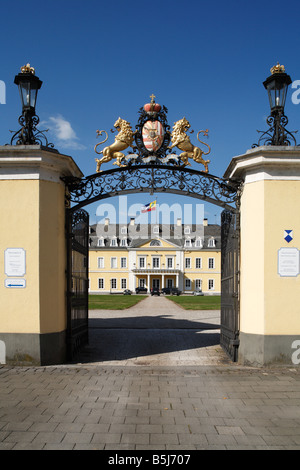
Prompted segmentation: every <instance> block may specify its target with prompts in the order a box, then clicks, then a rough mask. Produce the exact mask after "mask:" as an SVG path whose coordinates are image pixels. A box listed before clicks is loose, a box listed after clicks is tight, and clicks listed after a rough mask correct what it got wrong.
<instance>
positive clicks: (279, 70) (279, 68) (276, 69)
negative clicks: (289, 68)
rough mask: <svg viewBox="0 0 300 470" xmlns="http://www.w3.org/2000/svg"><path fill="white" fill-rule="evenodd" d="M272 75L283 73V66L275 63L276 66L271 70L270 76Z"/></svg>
mask: <svg viewBox="0 0 300 470" xmlns="http://www.w3.org/2000/svg"><path fill="white" fill-rule="evenodd" d="M274 73H285V68H284V65H279V62H277V65H274V67H272V68H271V74H272V75H273V74H274Z"/></svg>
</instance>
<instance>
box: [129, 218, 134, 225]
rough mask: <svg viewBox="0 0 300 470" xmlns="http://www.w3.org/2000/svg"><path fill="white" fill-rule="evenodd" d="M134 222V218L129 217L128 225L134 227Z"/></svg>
mask: <svg viewBox="0 0 300 470" xmlns="http://www.w3.org/2000/svg"><path fill="white" fill-rule="evenodd" d="M134 222H135V218H134V217H130V225H134Z"/></svg>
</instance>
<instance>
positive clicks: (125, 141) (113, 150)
mask: <svg viewBox="0 0 300 470" xmlns="http://www.w3.org/2000/svg"><path fill="white" fill-rule="evenodd" d="M114 127H115V128H116V129H117V130H118V131H119V133H118V134H117V135H116V137H115V141H114V143H113V144H112V145H109V146H108V147H105V148H104V149H103V150H101V151H100V152H98V151H97V147H98V146H99V145H101V144H104V143H105V142H106V141H107V139H108V134H107V132H106V131H99V130H97V135H102V133H103V132H105V134H106V139H105V140H103V141H102V142H99V144H97V145H95V152H96V153H97V154H98V155H100V154H101V153H102V154H103V157H102V158H100V159H98V158H96V159H95V161H96V162H97V169H96V172H97V173H99V172H100V171H102V170H100V167H101V165H102V163H106V162H109V161H110V160H112V159H113V158H116V161H115V162H114V165H118V166H120V167H122V166H126V165H124V164H122V163H121V161H122V159H123V158H124V157H125V155H124V153H122V152H121V150H125V149H127V147H131V144H132V142H133V135H134V133H133V131H132V129H131V125H130V124H129V122H127V121H125V120H124V119H121V118H120V117H119V119H117V121H116V122H115V124H114Z"/></svg>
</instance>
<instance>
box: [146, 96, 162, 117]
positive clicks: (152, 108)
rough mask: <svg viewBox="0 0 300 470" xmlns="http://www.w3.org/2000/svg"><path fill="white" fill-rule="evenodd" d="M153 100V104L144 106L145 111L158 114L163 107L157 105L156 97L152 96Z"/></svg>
mask: <svg viewBox="0 0 300 470" xmlns="http://www.w3.org/2000/svg"><path fill="white" fill-rule="evenodd" d="M150 98H151V103H147V104H145V106H144V110H145V111H146V113H158V112H159V111H160V110H161V105H160V104H158V103H155V101H154V98H155V96H154V95H153V94H152V95H151V96H150Z"/></svg>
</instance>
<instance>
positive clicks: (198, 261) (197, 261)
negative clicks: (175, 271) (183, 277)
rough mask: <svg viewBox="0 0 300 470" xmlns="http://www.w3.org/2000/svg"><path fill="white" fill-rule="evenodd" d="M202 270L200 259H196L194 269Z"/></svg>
mask: <svg viewBox="0 0 300 470" xmlns="http://www.w3.org/2000/svg"><path fill="white" fill-rule="evenodd" d="M201 268H202V258H196V269H201Z"/></svg>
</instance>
